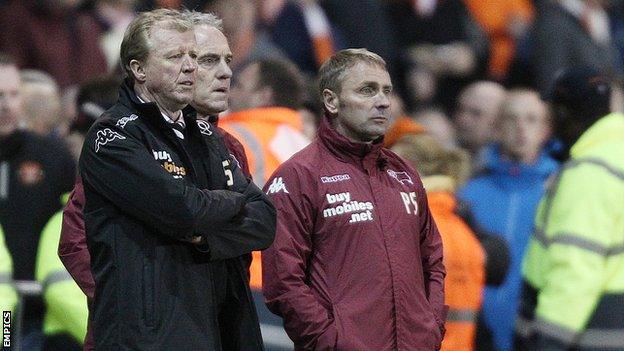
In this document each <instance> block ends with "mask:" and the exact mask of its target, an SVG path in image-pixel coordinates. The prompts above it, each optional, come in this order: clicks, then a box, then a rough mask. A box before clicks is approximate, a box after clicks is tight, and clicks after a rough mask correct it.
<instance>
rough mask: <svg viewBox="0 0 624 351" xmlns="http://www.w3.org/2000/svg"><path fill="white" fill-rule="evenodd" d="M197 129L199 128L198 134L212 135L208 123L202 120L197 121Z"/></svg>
mask: <svg viewBox="0 0 624 351" xmlns="http://www.w3.org/2000/svg"><path fill="white" fill-rule="evenodd" d="M197 127H199V132H200V133H202V134H203V135H208V136H211V135H212V130H210V123H208V122H206V121H202V120H197Z"/></svg>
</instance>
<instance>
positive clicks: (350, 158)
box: [318, 116, 387, 169]
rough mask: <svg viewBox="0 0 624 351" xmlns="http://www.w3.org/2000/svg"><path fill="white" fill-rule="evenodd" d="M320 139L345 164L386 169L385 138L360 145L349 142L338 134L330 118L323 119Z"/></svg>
mask: <svg viewBox="0 0 624 351" xmlns="http://www.w3.org/2000/svg"><path fill="white" fill-rule="evenodd" d="M318 138H319V139H320V141H321V143H323V145H325V147H326V148H327V149H329V151H330V152H331V153H332V154H334V155H335V156H336V157H337V158H338V159H340V160H341V161H343V162H352V163H353V162H354V163H358V164H359V163H360V162H361V163H362V165H363V166H364V168H366V169H370V168H371V167H372V166H377V168H379V169H385V168H386V164H387V160H386V158H385V157H384V156H383V155H382V153H381V149H382V147H383V137H380V138H378V139H377V140H375V141H373V142H372V143H359V142H355V141H351V140H349V139H348V138H347V137H345V136H344V135H342V134H340V133H338V132H337V131H336V130H335V129H334V128H333V127H332V126H331V125H330V122H329V117H327V116H324V117H323V118H321V125H320V126H319V130H318Z"/></svg>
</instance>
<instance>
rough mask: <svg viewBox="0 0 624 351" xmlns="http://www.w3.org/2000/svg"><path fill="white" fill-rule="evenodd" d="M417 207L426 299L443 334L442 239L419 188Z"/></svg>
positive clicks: (444, 271) (445, 311)
mask: <svg viewBox="0 0 624 351" xmlns="http://www.w3.org/2000/svg"><path fill="white" fill-rule="evenodd" d="M418 207H419V208H420V209H421V211H420V217H421V218H420V223H423V225H422V227H421V230H420V254H421V259H422V266H423V273H424V276H425V289H426V292H427V299H428V300H429V303H430V304H431V306H432V307H433V309H434V311H435V317H436V321H437V323H438V326H439V327H440V330H442V332H444V322H445V320H446V313H447V310H448V307H447V306H445V305H444V277H445V276H446V270H445V269H444V264H443V263H442V238H441V237H440V232H438V228H437V226H436V224H435V222H434V220H433V217H432V216H431V212H430V211H429V204H428V201H427V195H426V193H425V189H424V188H423V187H422V183H421V186H420V191H419V197H418Z"/></svg>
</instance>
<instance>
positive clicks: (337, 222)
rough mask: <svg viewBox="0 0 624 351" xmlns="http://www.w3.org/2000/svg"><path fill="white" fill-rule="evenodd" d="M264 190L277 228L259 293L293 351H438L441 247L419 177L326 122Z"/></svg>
mask: <svg viewBox="0 0 624 351" xmlns="http://www.w3.org/2000/svg"><path fill="white" fill-rule="evenodd" d="M264 190H265V191H266V192H267V194H268V195H269V197H270V198H271V199H272V200H273V203H274V205H275V207H276V209H277V213H278V220H277V233H276V237H275V241H274V243H273V245H272V246H271V247H270V248H269V249H267V250H266V251H264V252H263V254H262V264H263V282H264V286H263V293H264V296H265V299H266V304H267V306H268V307H269V309H270V310H271V311H273V312H274V313H276V314H278V315H279V316H281V317H282V318H283V319H284V327H285V329H286V332H287V333H288V335H289V336H290V337H291V339H293V341H294V342H295V346H296V347H297V349H305V350H359V351H362V350H371V351H373V350H374V351H383V350H410V351H414V350H427V351H430V350H436V349H437V348H439V346H440V342H441V340H442V335H443V330H444V329H443V328H444V327H443V324H444V319H445V315H446V308H445V306H444V286H443V283H444V282H443V280H444V276H445V270H444V266H443V264H442V241H441V238H440V234H439V233H438V230H437V228H436V225H435V223H434V221H433V219H432V217H431V214H430V213H429V208H428V205H427V198H426V194H425V191H424V189H423V186H422V182H421V180H420V178H419V176H418V174H417V173H416V171H414V170H413V169H412V168H411V167H410V166H408V165H407V164H406V163H405V162H404V161H403V160H402V159H400V158H399V157H398V156H397V155H395V154H394V153H392V152H391V151H389V150H387V149H384V148H382V147H381V143H374V144H361V143H354V142H350V141H349V140H348V139H346V138H345V137H344V136H342V135H340V134H338V133H337V132H336V131H334V130H333V129H332V128H331V127H330V126H329V122H328V121H327V119H326V118H324V119H323V121H322V123H321V128H320V130H319V136H318V137H317V138H316V139H315V140H314V141H313V142H312V144H310V145H309V146H308V147H306V148H305V149H303V150H302V151H300V152H299V153H297V154H295V155H294V156H293V157H292V158H291V159H290V160H288V161H286V162H285V163H284V164H282V165H281V166H280V167H279V168H278V169H277V171H276V172H275V173H274V174H273V176H272V177H271V178H270V180H269V181H268V182H267V183H266V185H265V189H264Z"/></svg>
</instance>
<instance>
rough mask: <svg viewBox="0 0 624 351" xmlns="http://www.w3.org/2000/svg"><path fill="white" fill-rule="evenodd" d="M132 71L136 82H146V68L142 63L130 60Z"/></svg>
mask: <svg viewBox="0 0 624 351" xmlns="http://www.w3.org/2000/svg"><path fill="white" fill-rule="evenodd" d="M130 70H132V75H133V76H134V77H133V78H134V79H135V80H136V81H138V82H141V83H143V82H145V66H144V65H143V64H142V63H141V62H140V61H138V60H130Z"/></svg>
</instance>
